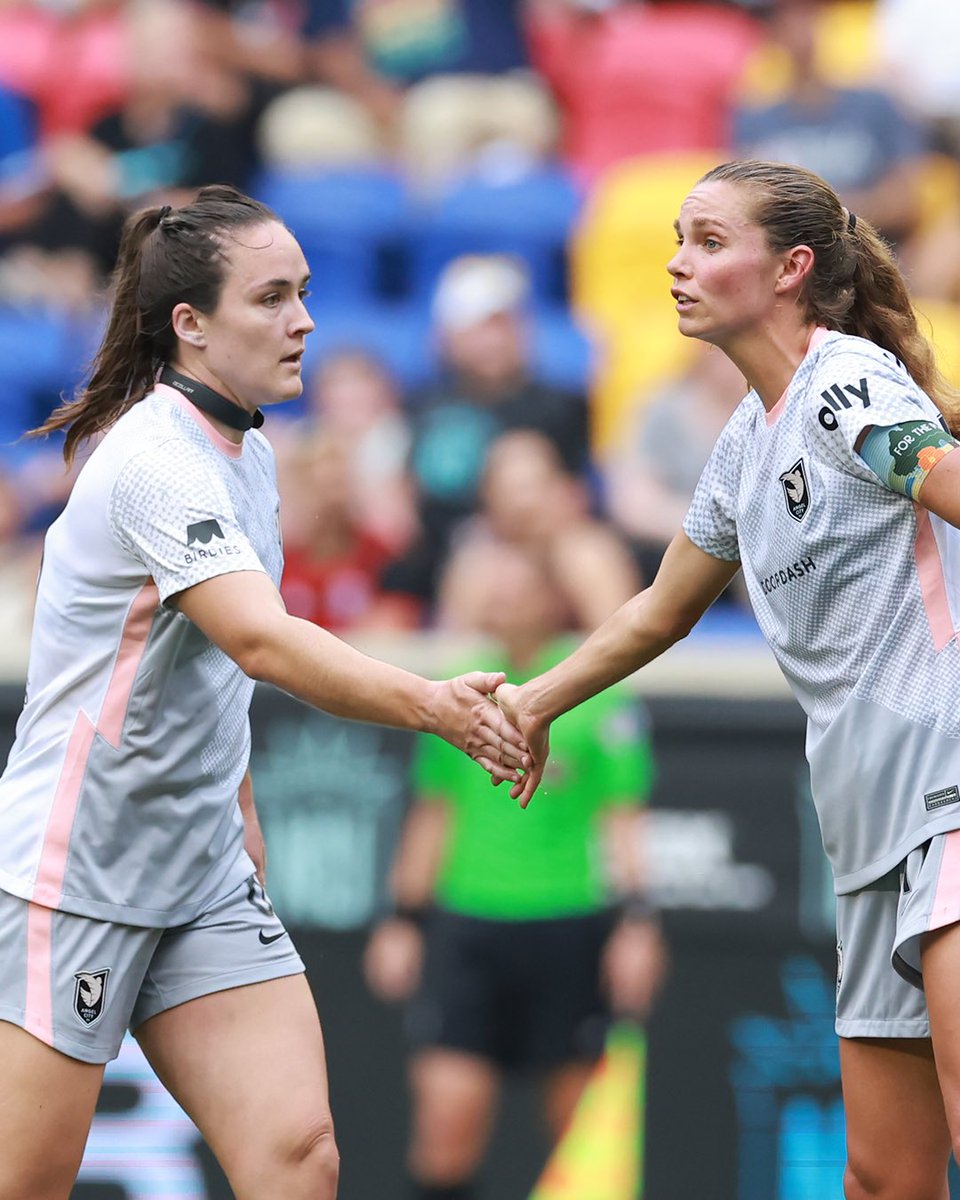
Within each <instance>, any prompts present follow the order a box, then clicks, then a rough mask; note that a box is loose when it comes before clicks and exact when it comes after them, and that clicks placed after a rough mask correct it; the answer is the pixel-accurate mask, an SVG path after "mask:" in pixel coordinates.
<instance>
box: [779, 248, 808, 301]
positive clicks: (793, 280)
mask: <svg viewBox="0 0 960 1200" xmlns="http://www.w3.org/2000/svg"><path fill="white" fill-rule="evenodd" d="M813 260H814V254H813V250H812V249H811V248H810V247H809V246H804V245H800V246H793V247H791V249H790V250H788V251H787V253H786V254H785V255H784V256H783V260H782V262H781V266H780V274H779V275H778V276H777V280H776V283H775V284H774V285H773V286H774V291H775V292H776V293H777V295H778V296H783V295H786V294H788V293H793V294H794V295H796V294H797V293H798V292H799V291H800V289H801V288H802V287H803V285H804V282H805V281H806V278H807V276H808V275H809V274H810V272H811V271H812V270H813Z"/></svg>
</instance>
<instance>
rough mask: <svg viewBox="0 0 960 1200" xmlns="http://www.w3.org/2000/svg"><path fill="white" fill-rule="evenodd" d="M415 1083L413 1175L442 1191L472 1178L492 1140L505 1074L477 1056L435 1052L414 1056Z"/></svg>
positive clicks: (411, 1073)
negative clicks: (494, 1120)
mask: <svg viewBox="0 0 960 1200" xmlns="http://www.w3.org/2000/svg"><path fill="white" fill-rule="evenodd" d="M410 1084H411V1088H412V1092H413V1136H412V1144H411V1147H410V1169H411V1172H412V1174H413V1176H414V1177H415V1178H416V1179H418V1180H420V1181H421V1182H424V1183H431V1184H436V1185H439V1186H443V1185H453V1184H457V1183H460V1182H463V1181H464V1180H467V1179H469V1178H470V1177H471V1176H472V1175H473V1173H474V1172H475V1171H476V1169H477V1167H478V1166H479V1164H480V1160H481V1159H482V1157H483V1154H484V1152H485V1150H486V1148H487V1144H488V1142H489V1140H490V1133H491V1130H492V1127H493V1118H494V1114H495V1111H496V1106H497V1101H498V1100H499V1097H500V1072H499V1070H498V1069H497V1067H495V1066H494V1065H493V1064H492V1063H491V1062H489V1061H488V1060H487V1059H484V1058H480V1057H479V1056H478V1055H475V1054H466V1053H464V1052H462V1051H459V1050H445V1049H441V1048H431V1049H427V1050H421V1051H418V1053H417V1054H415V1055H414V1057H413V1059H412V1061H411V1064H410Z"/></svg>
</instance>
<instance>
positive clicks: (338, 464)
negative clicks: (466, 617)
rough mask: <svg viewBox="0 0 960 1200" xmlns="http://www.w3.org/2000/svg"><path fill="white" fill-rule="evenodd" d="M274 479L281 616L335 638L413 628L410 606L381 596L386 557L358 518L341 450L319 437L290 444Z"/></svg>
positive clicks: (415, 615)
mask: <svg viewBox="0 0 960 1200" xmlns="http://www.w3.org/2000/svg"><path fill="white" fill-rule="evenodd" d="M277 478H278V484H279V489H280V498H281V505H280V514H281V528H282V533H283V555H284V570H283V579H282V581H281V585H280V591H281V594H282V596H283V599H284V602H285V604H286V606H287V610H288V611H289V612H290V613H291V614H292V615H293V616H295V617H302V618H303V619H304V620H307V621H312V622H313V623H314V624H316V625H322V626H323V627H324V628H325V629H329V630H331V631H332V632H334V633H339V634H343V633H348V632H351V631H356V630H361V629H371V628H378V629H382V628H384V627H385V626H386V627H391V628H397V627H401V628H404V627H409V626H411V625H416V623H417V619H418V617H419V612H418V610H417V608H416V606H415V605H414V604H412V602H410V601H408V600H406V599H404V598H401V597H396V596H391V597H387V598H383V597H382V592H381V586H380V577H381V574H382V572H383V569H384V567H385V566H386V564H387V563H388V562H389V561H390V557H391V556H390V551H389V549H388V548H387V546H386V545H385V544H384V543H383V542H382V541H381V540H380V538H379V537H378V536H377V535H376V533H374V532H373V531H372V530H370V529H368V528H367V527H366V526H365V525H364V523H363V521H362V519H361V516H360V514H359V512H358V507H359V506H358V505H357V504H356V499H355V488H354V481H353V477H352V474H351V461H350V453H349V449H348V448H347V446H345V445H344V444H342V443H341V442H340V441H339V440H338V439H337V438H335V437H334V436H333V435H331V434H327V433H323V432H320V433H312V434H307V435H306V436H304V437H301V438H298V439H296V440H289V441H287V442H286V444H285V445H284V446H283V447H282V448H281V447H278V461H277ZM381 601H382V603H381Z"/></svg>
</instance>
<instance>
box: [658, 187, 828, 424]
mask: <svg viewBox="0 0 960 1200" xmlns="http://www.w3.org/2000/svg"><path fill="white" fill-rule="evenodd" d="M750 200H751V194H750V192H749V190H748V189H745V188H742V187H739V186H737V185H736V184H732V183H727V182H723V181H718V180H714V181H710V182H708V183H701V184H698V185H697V187H695V188H694V189H693V191H692V192H690V194H689V195H688V196H687V198H686V200H684V202H683V204H682V205H681V207H680V216H679V218H678V220H677V221H676V222H675V223H674V225H675V228H676V231H677V240H678V246H677V251H676V253H675V254H674V255H673V257H672V258H671V259H670V261H669V263H667V270H668V271H669V272H670V274H671V275H672V276H673V287H672V288H671V295H672V296H673V298H674V299H675V300H676V307H677V314H678V318H679V321H678V328H679V330H680V332H681V333H682V334H683V335H684V336H685V337H695V338H699V339H700V340H701V341H704V342H709V343H710V344H712V345H714V346H718V347H719V348H720V349H721V350H723V352H724V353H725V354H726V355H727V357H728V358H730V359H731V361H732V362H734V363H735V364H736V366H737V367H738V368H739V369H740V371H741V372H742V373H743V375H744V376H745V377H746V379H747V382H748V383H749V384H750V385H751V386H752V387H754V388H756V390H757V392H758V394H759V395H760V398H761V399H762V400H763V403H764V405H765V406H766V407H767V408H772V407H773V405H774V404H776V402H777V401H778V400H779V398H780V396H781V395H782V394H783V392H784V390H785V388H786V386H787V384H788V383H789V382H790V380H791V379H792V378H793V375H794V373H795V372H796V369H797V367H798V366H799V365H800V363H801V361H802V359H803V357H804V355H805V354H806V352H807V347H808V345H809V342H810V335H811V334H812V332H813V329H814V322H813V321H812V320H811V319H810V318H809V317H808V316H807V314H806V312H805V310H804V308H803V306H802V305H801V304H800V303H799V298H800V293H801V290H802V286H803V282H804V280H805V278H806V276H807V275H808V274H809V272H810V270H811V269H812V267H813V251H812V250H811V249H810V247H809V246H803V245H800V246H794V247H792V248H791V249H790V250H788V251H785V252H782V253H774V252H773V251H772V250H771V249H770V247H769V245H768V242H767V235H766V232H765V231H764V229H763V228H762V227H761V226H760V225H758V224H756V223H755V222H754V221H753V220H752V217H751V214H750Z"/></svg>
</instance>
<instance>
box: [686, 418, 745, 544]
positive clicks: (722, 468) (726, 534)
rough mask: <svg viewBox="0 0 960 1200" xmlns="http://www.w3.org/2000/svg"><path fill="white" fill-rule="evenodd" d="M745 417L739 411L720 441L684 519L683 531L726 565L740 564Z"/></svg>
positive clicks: (701, 477)
mask: <svg viewBox="0 0 960 1200" xmlns="http://www.w3.org/2000/svg"><path fill="white" fill-rule="evenodd" d="M741 416H742V408H740V409H737V411H736V412H735V413H734V414H733V416H732V417H731V418H730V420H729V421H728V423H727V425H726V427H725V428H724V430H723V432H722V433H721V434H720V436H719V438H717V443H716V445H715V446H714V448H713V451H712V453H711V455H710V457H709V459H707V465H706V466H705V467H704V468H703V472H702V474H701V476H700V482H699V483H698V484H697V487H696V490H695V492H694V494H693V499H692V500H691V502H690V508H689V509H688V510H687V515H686V516H685V517H684V519H683V531H684V533H685V534H686V535H687V537H688V538H689V539H690V540H691V542H693V543H694V544H695V545H697V546H699V547H700V549H701V550H703V551H705V552H706V553H707V554H710V555H712V556H713V557H714V558H721V559H723V560H724V561H725V562H739V561H740V544H739V540H738V538H737V518H736V512H737V510H736V500H737V493H738V490H739V481H740V463H741V461H742V460H741V455H742V453H743V447H742V445H738V442H739V439H738V436H737V429H738V428H739V427H740V426H741V425H742V424H743V422H742V419H741ZM678 450H682V447H679V448H678Z"/></svg>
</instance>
